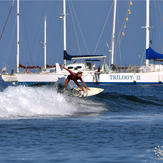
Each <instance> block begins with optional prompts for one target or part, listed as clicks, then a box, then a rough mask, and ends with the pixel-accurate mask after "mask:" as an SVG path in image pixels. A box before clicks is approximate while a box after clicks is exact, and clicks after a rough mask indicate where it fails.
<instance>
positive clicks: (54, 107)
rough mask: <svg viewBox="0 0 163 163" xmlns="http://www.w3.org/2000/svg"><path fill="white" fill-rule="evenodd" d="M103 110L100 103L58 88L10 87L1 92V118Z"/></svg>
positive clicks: (74, 113) (62, 114) (72, 113)
mask: <svg viewBox="0 0 163 163" xmlns="http://www.w3.org/2000/svg"><path fill="white" fill-rule="evenodd" d="M103 110H104V108H103V106H101V104H100V103H97V102H96V103H94V102H93V101H91V100H86V99H80V98H75V97H72V96H69V95H67V94H66V93H64V92H60V91H58V88H57V87H56V86H40V87H27V86H17V87H13V86H9V87H8V88H6V89H4V91H3V92H0V112H1V114H0V118H18V117H19V118H20V117H21V118H24V117H40V116H41V117H42V116H68V115H76V114H78V113H82V112H87V113H88V112H91V113H92V112H101V111H103Z"/></svg>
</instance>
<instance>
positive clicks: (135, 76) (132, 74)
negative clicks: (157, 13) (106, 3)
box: [94, 0, 163, 84]
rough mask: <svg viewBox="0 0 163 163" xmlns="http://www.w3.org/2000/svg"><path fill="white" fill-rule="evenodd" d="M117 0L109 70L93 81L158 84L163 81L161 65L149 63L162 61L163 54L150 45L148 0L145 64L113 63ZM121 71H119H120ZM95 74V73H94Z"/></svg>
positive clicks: (147, 1)
mask: <svg viewBox="0 0 163 163" xmlns="http://www.w3.org/2000/svg"><path fill="white" fill-rule="evenodd" d="M116 8H117V0H114V16H113V31H112V49H111V50H110V51H111V56H112V57H111V58H112V59H111V71H109V72H105V71H102V72H101V73H100V74H98V78H97V77H96V78H94V79H96V81H95V82H97V83H99V84H120V83H124V84H129V83H137V84H158V83H163V65H162V64H150V60H154V61H163V55H162V54H159V53H157V52H155V51H154V50H153V49H152V48H151V47H150V28H151V27H150V0H146V26H145V27H144V28H146V65H143V66H140V67H125V66H124V67H116V66H115V65H114V48H115V47H114V42H115V25H116ZM120 71H121V72H120ZM95 75H96V74H95Z"/></svg>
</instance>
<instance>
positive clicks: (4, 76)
mask: <svg viewBox="0 0 163 163" xmlns="http://www.w3.org/2000/svg"><path fill="white" fill-rule="evenodd" d="M1 77H2V79H3V80H4V81H5V82H17V78H16V76H15V75H8V74H1Z"/></svg>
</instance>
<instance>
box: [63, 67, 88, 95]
mask: <svg viewBox="0 0 163 163" xmlns="http://www.w3.org/2000/svg"><path fill="white" fill-rule="evenodd" d="M60 66H61V67H62V68H64V69H65V70H67V71H68V72H69V73H70V75H68V76H67V79H66V81H65V88H67V85H68V83H69V81H70V80H73V81H74V83H75V84H76V85H77V86H78V87H80V88H81V89H82V90H83V91H84V92H85V93H87V91H86V90H85V88H84V87H82V86H81V85H80V84H79V83H78V81H77V80H80V81H81V82H82V83H83V84H84V86H85V87H86V88H87V90H90V89H89V88H88V87H87V85H86V84H85V82H84V81H83V79H82V78H81V77H82V72H81V71H79V72H78V73H74V72H72V71H71V70H69V69H68V68H66V67H64V66H62V65H60Z"/></svg>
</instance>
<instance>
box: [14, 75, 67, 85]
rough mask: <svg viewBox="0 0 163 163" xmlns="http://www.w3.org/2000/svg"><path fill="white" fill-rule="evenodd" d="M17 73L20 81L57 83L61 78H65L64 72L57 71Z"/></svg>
mask: <svg viewBox="0 0 163 163" xmlns="http://www.w3.org/2000/svg"><path fill="white" fill-rule="evenodd" d="M15 75H16V78H17V80H18V82H19V83H55V82H58V80H59V79H60V78H65V77H64V75H63V74H56V73H51V74H50V73H40V74H39V73H37V74H36V73H29V74H28V73H17V74H15Z"/></svg>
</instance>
